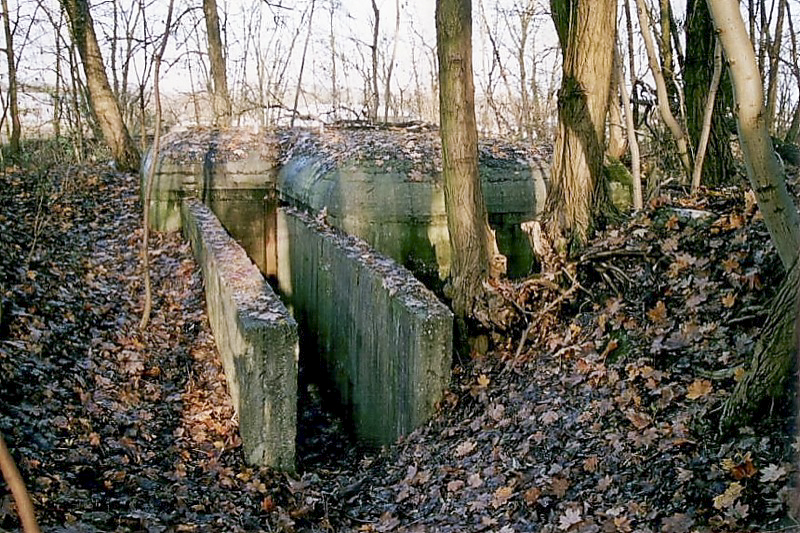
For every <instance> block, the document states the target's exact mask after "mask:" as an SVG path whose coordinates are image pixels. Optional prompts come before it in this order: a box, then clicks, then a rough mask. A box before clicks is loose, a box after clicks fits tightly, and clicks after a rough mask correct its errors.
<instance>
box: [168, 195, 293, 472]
mask: <svg viewBox="0 0 800 533" xmlns="http://www.w3.org/2000/svg"><path fill="white" fill-rule="evenodd" d="M181 214H182V225H183V229H184V233H185V234H186V237H187V238H188V240H189V241H190V242H191V243H192V249H193V250H194V255H195V257H196V258H197V261H198V263H199V264H200V266H201V268H202V271H203V279H204V281H205V293H206V304H207V308H208V316H209V320H210V322H211V328H212V331H213V332H214V336H215V338H216V345H217V350H218V351H219V353H220V357H221V358H222V363H223V366H224V368H225V378H226V380H227V382H228V388H229V391H230V393H231V397H232V399H233V404H234V406H235V408H236V412H237V413H238V415H239V431H240V434H241V437H242V441H243V445H244V455H245V458H246V460H247V461H248V462H249V463H251V464H255V465H263V466H271V467H274V468H278V469H283V470H290V471H291V470H294V466H295V435H296V427H297V358H298V353H299V352H298V334H297V324H296V323H295V321H294V319H293V318H292V317H291V316H290V315H289V312H288V311H287V310H286V307H285V306H284V305H283V303H281V301H280V300H279V299H278V297H277V296H276V295H275V293H274V292H273V290H272V289H271V288H270V287H269V285H268V284H267V283H266V281H265V280H264V278H263V276H262V275H261V273H260V272H259V270H258V268H256V266H255V265H254V264H253V262H252V261H251V260H250V258H249V257H248V256H247V253H246V252H245V250H244V249H243V248H242V247H241V246H240V245H239V244H237V243H236V241H234V240H233V239H232V238H231V237H230V236H229V235H228V233H227V232H226V231H225V229H224V228H223V227H222V225H221V224H220V222H219V220H218V219H217V217H216V216H215V215H214V213H213V212H212V211H211V210H210V209H209V208H208V207H206V206H205V205H203V204H202V203H201V202H200V201H199V200H197V199H192V198H187V199H185V200H184V201H183V205H182V208H181Z"/></svg>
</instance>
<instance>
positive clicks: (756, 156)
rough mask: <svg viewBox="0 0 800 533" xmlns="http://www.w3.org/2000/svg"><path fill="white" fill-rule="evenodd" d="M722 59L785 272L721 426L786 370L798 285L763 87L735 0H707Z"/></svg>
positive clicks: (791, 216) (791, 221)
mask: <svg viewBox="0 0 800 533" xmlns="http://www.w3.org/2000/svg"><path fill="white" fill-rule="evenodd" d="M707 1H708V8H709V11H710V13H711V16H712V18H713V20H714V25H715V27H716V29H717V33H718V35H719V40H720V42H721V43H722V47H723V50H724V52H725V56H726V57H727V58H728V69H729V72H730V76H731V80H732V81H733V91H734V99H735V103H736V108H737V109H738V116H737V124H738V128H739V142H740V144H741V147H742V153H743V155H744V159H745V164H746V166H747V175H748V178H749V180H750V184H751V186H752V188H753V190H754V191H755V195H756V200H757V202H758V207H759V210H760V211H761V214H762V215H763V217H764V222H765V223H766V225H767V229H768V230H769V233H770V236H771V237H772V242H773V243H774V244H775V247H776V248H777V250H778V254H779V255H780V258H781V261H782V262H783V265H784V268H786V270H787V271H788V275H787V277H786V279H785V280H784V282H783V283H782V284H781V287H780V289H779V291H778V294H777V296H776V297H775V298H774V299H773V301H772V303H771V305H770V310H769V316H768V317H767V321H766V323H765V325H764V327H763V328H762V330H761V334H760V337H759V341H758V343H757V344H756V349H755V353H754V355H753V359H752V362H751V364H750V369H749V371H748V372H747V374H746V375H745V376H744V378H743V379H742V380H741V381H740V382H739V383H738V384H737V386H736V389H735V390H734V393H733V394H732V395H731V396H730V397H729V399H728V400H727V401H726V404H725V406H724V408H723V413H722V414H723V416H722V424H723V426H728V425H730V424H731V423H732V422H733V421H736V420H740V419H742V418H745V417H747V416H748V415H749V414H751V413H752V412H753V411H754V409H755V408H756V407H757V406H759V405H760V404H761V402H762V401H763V400H764V399H765V397H767V396H770V395H775V394H776V392H777V391H778V390H780V387H781V385H782V383H784V380H785V378H786V377H787V375H788V372H789V368H791V361H792V357H793V356H794V354H795V350H796V347H797V339H796V338H795V318H796V316H797V311H798V304H797V297H798V287H800V265H798V261H797V258H798V255H799V251H800V217H798V214H797V209H796V208H795V205H794V202H793V201H792V199H791V197H790V196H789V193H788V191H787V189H786V175H785V172H784V170H783V165H782V164H781V163H780V161H779V160H778V158H777V156H776V155H775V151H774V149H773V146H772V140H771V138H770V136H769V132H768V130H767V124H766V117H765V115H766V113H765V108H764V99H763V98H764V89H763V85H762V82H761V76H760V72H759V70H758V63H757V62H756V55H755V51H754V50H753V46H752V44H751V42H750V41H749V40H748V37H747V32H746V30H745V26H744V21H743V20H742V16H741V13H740V11H739V2H738V0H707Z"/></svg>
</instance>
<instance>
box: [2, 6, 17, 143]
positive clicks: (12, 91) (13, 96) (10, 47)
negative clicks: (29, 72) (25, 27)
mask: <svg viewBox="0 0 800 533" xmlns="http://www.w3.org/2000/svg"><path fill="white" fill-rule="evenodd" d="M2 7H3V30H4V31H5V36H6V63H7V64H8V111H9V113H10V114H11V137H10V138H9V142H8V145H9V150H10V151H11V153H10V155H11V156H12V157H15V156H17V155H18V154H19V151H20V148H19V140H20V137H21V135H22V125H21V124H20V121H19V104H18V102H17V59H16V57H14V34H13V32H12V31H11V12H10V11H9V10H8V0H2Z"/></svg>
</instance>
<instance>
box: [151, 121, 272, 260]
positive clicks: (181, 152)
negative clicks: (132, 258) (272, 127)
mask: <svg viewBox="0 0 800 533" xmlns="http://www.w3.org/2000/svg"><path fill="white" fill-rule="evenodd" d="M252 137H253V136H252V135H250V136H248V135H245V134H243V133H241V132H235V131H231V132H215V131H198V132H176V133H170V134H167V135H165V136H164V138H163V139H162V143H161V144H162V148H161V151H160V155H159V161H158V162H157V165H158V166H157V167H156V169H155V175H154V180H153V194H152V200H151V202H150V227H151V228H152V229H155V230H158V231H177V230H179V229H180V227H181V214H180V205H181V200H182V199H183V198H187V197H197V198H200V199H202V200H203V202H205V203H206V204H209V205H210V204H212V203H216V204H219V205H221V206H223V207H224V204H223V203H224V202H229V201H230V202H242V203H241V204H239V205H238V206H236V205H234V204H231V205H229V206H228V208H227V209H224V210H220V212H221V213H222V216H221V217H220V218H221V220H222V223H223V224H224V225H225V226H226V228H227V229H228V230H229V231H232V233H235V232H236V230H238V229H239V224H238V221H239V220H242V217H241V216H239V217H238V218H237V216H235V215H234V216H232V217H230V218H229V219H226V214H227V213H232V212H234V211H241V210H242V209H244V210H248V211H250V212H251V213H252V211H253V209H258V207H255V206H254V204H253V202H255V203H260V202H261V200H262V199H263V198H264V197H265V196H266V195H267V194H272V193H273V192H274V191H275V179H276V175H277V172H278V168H279V164H280V163H279V159H280V157H279V149H278V139H277V138H276V137H275V136H274V135H268V134H262V135H258V136H257V137H255V139H253V138H252ZM153 164H155V162H154V161H153V157H152V150H150V151H148V152H147V154H146V155H145V157H144V159H143V161H142V171H141V178H142V181H141V187H142V197H144V189H145V181H146V178H147V174H148V172H149V171H150V168H151V167H152V165H153ZM248 202H250V203H249V204H248ZM215 212H216V209H215ZM219 214H220V213H218V215H219ZM248 218H249V219H250V220H252V217H248ZM231 228H233V230H232V229H231ZM235 236H236V237H237V239H238V238H240V236H239V235H235ZM246 236H247V235H246V234H245V237H246ZM245 240H246V239H245ZM248 251H249V250H248Z"/></svg>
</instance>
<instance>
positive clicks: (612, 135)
mask: <svg viewBox="0 0 800 533" xmlns="http://www.w3.org/2000/svg"><path fill="white" fill-rule="evenodd" d="M614 51H615V56H614V73H613V74H612V75H611V90H610V91H609V93H608V96H609V98H608V146H607V147H606V154H608V156H609V157H611V158H613V159H619V158H621V157H622V154H624V153H625V151H626V150H627V146H626V145H625V136H624V135H623V131H624V130H625V124H623V123H622V112H621V111H620V102H619V97H620V86H619V84H620V78H619V77H618V76H617V75H616V71H617V68H618V67H617V65H618V64H620V65H621V58H620V57H618V55H619V48H618V47H615V48H614ZM620 68H621V66H620ZM622 83H623V84H624V83H625V80H624V79H622ZM626 92H627V91H626ZM628 105H630V104H628Z"/></svg>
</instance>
